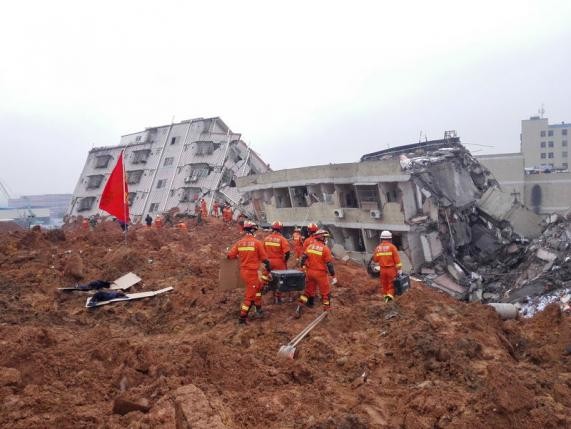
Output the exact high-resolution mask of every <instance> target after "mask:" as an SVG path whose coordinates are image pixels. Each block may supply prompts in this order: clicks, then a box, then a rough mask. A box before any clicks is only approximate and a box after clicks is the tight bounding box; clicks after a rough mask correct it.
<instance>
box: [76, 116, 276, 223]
mask: <svg viewBox="0 0 571 429" xmlns="http://www.w3.org/2000/svg"><path fill="white" fill-rule="evenodd" d="M121 151H125V155H124V159H125V170H126V175H127V178H126V179H127V184H128V187H129V193H128V203H129V207H130V213H131V218H132V220H133V221H134V222H138V221H140V220H141V219H143V218H144V217H145V216H146V215H147V214H151V215H155V214H159V213H165V212H168V211H169V210H172V209H173V208H176V209H178V210H179V211H181V212H183V213H184V212H187V213H194V207H195V205H196V204H197V203H198V201H199V200H200V199H201V198H205V199H206V201H207V203H208V207H209V208H210V207H211V206H212V204H213V202H214V201H215V200H218V201H219V202H224V203H228V204H230V205H234V206H237V204H238V202H239V200H240V194H239V193H238V191H237V190H236V188H235V187H233V186H230V185H231V184H233V180H234V178H235V177H240V176H244V175H248V174H256V173H264V172H266V171H268V170H269V166H268V165H267V164H266V163H265V162H264V161H263V160H262V159H261V158H260V156H259V155H258V154H257V153H256V152H254V151H253V150H252V149H251V147H250V146H248V145H246V143H244V142H243V141H242V140H241V135H240V134H239V133H234V132H232V131H231V130H230V128H229V127H228V126H227V125H226V124H225V123H224V122H223V121H222V119H220V118H219V117H214V118H206V119H204V118H197V119H190V120H185V121H182V122H178V123H173V124H169V125H163V126H158V127H152V128H146V129H145V130H143V131H139V132H136V133H132V134H127V135H124V136H122V137H121V142H120V144H119V145H117V146H108V147H97V148H94V149H92V150H90V151H89V154H88V156H87V160H86V161H85V165H84V167H83V171H82V173H81V176H80V177H79V180H78V182H77V185H76V187H75V190H74V192H73V197H72V199H71V203H70V206H69V209H68V212H67V214H68V215H72V216H76V215H82V216H84V217H85V216H91V215H95V214H101V211H100V210H99V204H98V201H99V198H100V197H101V193H102V192H103V188H104V185H105V183H106V181H107V178H108V177H109V175H110V174H111V170H112V169H113V167H114V166H115V163H116V161H117V158H118V156H119V154H120V153H121Z"/></svg>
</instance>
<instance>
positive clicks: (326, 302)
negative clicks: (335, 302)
mask: <svg viewBox="0 0 571 429" xmlns="http://www.w3.org/2000/svg"><path fill="white" fill-rule="evenodd" d="M321 301H322V303H323V311H329V310H331V294H329V295H325V296H323V297H321Z"/></svg>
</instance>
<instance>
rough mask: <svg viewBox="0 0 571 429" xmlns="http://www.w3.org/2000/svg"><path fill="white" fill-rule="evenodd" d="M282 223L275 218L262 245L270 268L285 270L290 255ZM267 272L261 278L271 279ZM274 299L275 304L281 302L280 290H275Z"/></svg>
mask: <svg viewBox="0 0 571 429" xmlns="http://www.w3.org/2000/svg"><path fill="white" fill-rule="evenodd" d="M283 227H284V225H283V224H282V223H281V222H280V221H279V220H276V221H275V222H273V223H272V233H271V234H269V235H268V236H267V237H266V238H265V239H264V247H265V249H266V254H267V255H268V259H269V261H270V264H271V266H272V270H286V269H287V260H288V259H289V256H290V250H289V243H288V241H287V240H286V238H285V237H284V236H283V235H282V230H283ZM268 274H269V273H264V276H266V278H265V279H264V278H263V277H262V280H264V281H269V280H271V279H270V278H269V276H268ZM274 300H275V302H276V304H281V303H282V296H281V293H280V292H277V291H276V292H275V294H274Z"/></svg>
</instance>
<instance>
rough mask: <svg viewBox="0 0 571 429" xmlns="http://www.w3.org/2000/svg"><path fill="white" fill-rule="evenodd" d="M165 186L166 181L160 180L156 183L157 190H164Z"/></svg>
mask: <svg viewBox="0 0 571 429" xmlns="http://www.w3.org/2000/svg"><path fill="white" fill-rule="evenodd" d="M166 184H167V179H161V180H159V181H158V182H157V189H161V188H164V187H165V185H166Z"/></svg>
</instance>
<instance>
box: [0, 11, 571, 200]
mask: <svg viewBox="0 0 571 429" xmlns="http://www.w3.org/2000/svg"><path fill="white" fill-rule="evenodd" d="M397 3H398V4H397ZM464 3H468V2H462V1H457V0H456V1H430V2H428V1H417V2H414V1H412V2H411V1H409V2H395V1H370V2H365V1H359V0H354V1H351V2H348V1H344V2H337V1H308V0H305V1H297V0H294V1H292V0H290V1H288V2H280V4H279V5H278V4H277V2H271V1H267V0H266V1H247V0H244V1H235V0H233V1H208V2H206V1H200V2H191V1H184V2H183V1H165V0H162V1H160V2H159V1H153V2H151V1H141V0H138V1H97V2H89V3H88V2H82V1H77V0H74V1H57V0H51V1H24V0H20V1H18V2H3V4H2V5H1V6H0V48H1V49H0V53H1V63H0V131H1V133H0V148H1V152H0V153H1V155H0V180H2V181H3V182H4V183H5V184H6V185H7V186H8V187H9V189H10V190H11V191H12V192H13V193H14V194H38V193H66V192H69V193H71V192H72V191H73V188H74V187H75V184H76V181H77V179H78V177H79V174H80V172H81V169H82V167H83V164H84V162H85V159H86V157H87V151H88V150H89V149H90V148H91V147H92V146H93V145H95V146H106V145H113V144H117V143H118V142H119V138H120V136H121V135H122V134H127V133H130V132H134V131H138V130H141V129H143V128H145V127H149V126H156V125H162V124H166V123H170V121H171V119H172V117H173V116H174V118H175V121H180V120H183V119H189V118H194V117H208V116H221V117H222V118H223V120H224V121H225V122H226V123H227V124H228V125H229V126H230V127H231V128H232V129H233V130H234V131H237V132H241V133H242V136H243V138H244V139H245V140H246V141H247V142H249V143H251V144H252V145H253V147H254V149H255V150H256V151H257V152H259V153H260V154H261V156H262V157H263V158H264V159H265V160H266V161H267V162H269V163H270V165H271V167H272V168H274V169H279V168H288V167H296V166H301V165H309V164H319V163H329V162H351V161H355V160H358V159H359V157H360V156H361V155H362V154H363V153H366V152H372V151H375V150H379V149H383V148H386V147H387V145H391V146H396V145H399V144H409V143H413V142H415V141H418V138H419V134H420V132H421V131H422V132H423V133H425V134H426V135H427V136H428V138H429V139H433V138H440V137H441V136H442V135H443V132H444V131H445V130H449V129H455V130H457V131H458V133H459V135H460V137H461V138H462V140H463V142H465V143H474V144H478V145H490V146H493V147H491V148H488V147H481V146H468V147H469V148H470V149H472V150H473V151H478V152H475V153H476V154H482V153H491V152H497V153H500V152H517V151H519V133H520V121H521V119H525V118H528V117H529V116H530V115H533V114H536V113H537V111H538V109H539V108H540V106H541V104H542V103H543V104H544V105H545V111H546V116H547V117H548V118H549V120H550V122H560V121H571V108H570V107H571V79H570V78H569V72H570V70H571V54H570V52H571V50H570V42H571V2H569V1H565V0H562V1H543V2H538V1H527V0H518V1H497V0H496V1H493V2H492V1H479V2H469V3H470V4H469V5H468V4H464Z"/></svg>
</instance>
